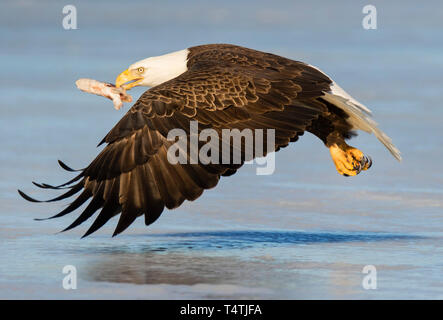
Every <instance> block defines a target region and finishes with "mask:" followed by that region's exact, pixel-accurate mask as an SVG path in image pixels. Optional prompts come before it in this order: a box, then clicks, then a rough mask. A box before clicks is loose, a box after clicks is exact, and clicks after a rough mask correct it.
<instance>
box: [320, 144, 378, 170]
mask: <svg viewBox="0 0 443 320" xmlns="http://www.w3.org/2000/svg"><path fill="white" fill-rule="evenodd" d="M328 140H332V141H331V142H329V141H328V143H327V146H328V147H329V152H330V153H331V157H332V161H333V162H334V164H335V168H336V169H337V171H338V173H340V174H342V175H344V176H355V175H357V174H359V173H360V172H361V171H363V170H368V169H369V168H370V167H371V165H372V160H371V158H370V157H368V156H365V155H364V153H363V152H361V151H360V150H358V149H357V148H354V147H351V146H350V145H348V144H347V143H346V142H345V141H344V140H343V139H340V138H338V137H334V138H333V139H328Z"/></svg>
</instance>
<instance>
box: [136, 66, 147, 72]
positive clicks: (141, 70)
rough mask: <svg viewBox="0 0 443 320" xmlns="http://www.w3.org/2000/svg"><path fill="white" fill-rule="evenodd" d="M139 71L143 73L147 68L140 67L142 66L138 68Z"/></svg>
mask: <svg viewBox="0 0 443 320" xmlns="http://www.w3.org/2000/svg"><path fill="white" fill-rule="evenodd" d="M137 72H138V73H143V72H145V68H143V67H140V68H138V69H137Z"/></svg>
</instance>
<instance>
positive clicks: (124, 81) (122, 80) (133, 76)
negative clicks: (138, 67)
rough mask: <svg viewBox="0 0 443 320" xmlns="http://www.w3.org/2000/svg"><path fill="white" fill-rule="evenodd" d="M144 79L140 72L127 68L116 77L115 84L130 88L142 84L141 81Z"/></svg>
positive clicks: (126, 88)
mask: <svg viewBox="0 0 443 320" xmlns="http://www.w3.org/2000/svg"><path fill="white" fill-rule="evenodd" d="M142 79H143V77H140V75H139V74H137V73H136V72H134V71H131V70H129V69H127V70H125V71H123V72H122V73H120V74H119V75H118V77H117V78H116V79H115V86H116V87H117V88H119V87H122V88H123V89H125V90H129V89H131V88H133V87H136V86H138V85H140V81H141V80H142ZM131 81H132V82H131ZM128 82H129V83H128Z"/></svg>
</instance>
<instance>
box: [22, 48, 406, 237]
mask: <svg viewBox="0 0 443 320" xmlns="http://www.w3.org/2000/svg"><path fill="white" fill-rule="evenodd" d="M116 86H117V87H122V88H124V89H130V88H132V87H135V86H147V87H151V88H150V89H148V90H147V91H145V92H144V93H143V94H142V95H141V96H140V98H139V99H138V100H137V102H136V103H135V104H134V105H133V106H132V107H131V108H130V110H129V111H128V112H127V113H126V114H125V115H124V116H123V118H122V119H121V120H120V121H119V122H118V123H117V124H116V125H115V127H114V128H112V130H111V131H110V132H109V133H108V134H107V135H106V136H105V137H104V139H103V140H102V141H101V143H100V144H99V145H101V144H106V146H105V148H104V149H103V150H102V151H101V152H100V154H99V155H98V156H97V157H96V158H95V159H94V160H93V161H92V162H91V163H90V164H89V165H88V166H87V167H86V168H84V169H82V170H79V173H78V175H76V176H75V177H74V178H73V179H72V180H70V181H68V182H67V183H64V184H61V185H58V186H52V185H49V184H39V183H35V182H34V184H35V185H37V186H38V187H41V188H47V189H57V190H58V189H67V192H65V193H63V194H62V195H60V196H58V197H56V198H54V199H51V200H47V201H46V202H52V201H58V200H62V199H66V198H68V197H71V196H74V195H77V194H78V195H77V197H76V198H75V199H74V201H73V202H72V203H71V204H70V205H69V206H67V207H66V208H65V209H64V210H63V211H61V212H60V213H58V214H56V215H54V216H52V217H50V218H57V217H61V216H64V215H66V214H69V213H71V212H73V211H74V210H76V209H77V208H79V207H80V206H81V205H82V204H84V203H85V202H86V201H88V200H90V202H89V204H88V205H87V206H86V208H85V209H84V211H83V212H82V213H81V214H80V215H79V216H78V217H77V218H76V220H75V221H74V222H73V223H72V224H71V225H69V226H68V227H67V228H66V229H65V230H63V231H66V230H69V229H72V228H74V227H76V226H78V225H80V224H81V223H83V222H84V221H86V220H87V219H88V218H90V217H91V216H92V215H93V214H94V213H95V212H96V211H98V210H100V209H101V210H100V212H99V214H98V216H97V217H96V219H95V221H94V222H93V223H92V225H91V226H90V228H89V229H88V230H87V232H86V233H85V234H84V237H85V236H87V235H89V234H91V233H93V232H95V231H96V230H98V229H99V228H100V227H102V226H103V225H104V224H105V223H106V222H107V221H108V220H109V219H110V218H112V217H113V216H116V215H119V214H120V217H119V220H118V223H117V226H116V228H115V231H114V234H113V236H115V235H117V234H119V233H121V232H122V231H124V230H125V229H126V228H127V227H128V226H129V225H130V224H131V223H132V222H133V221H134V220H135V219H136V218H137V217H139V216H142V215H143V216H144V219H145V224H146V225H150V224H151V223H153V222H154V221H156V220H157V219H158V218H159V216H160V214H161V213H162V212H163V210H164V208H165V207H166V208H168V209H174V208H177V207H179V206H180V205H181V204H182V203H183V202H184V201H185V200H189V201H192V200H195V199H197V198H198V197H199V196H200V195H201V194H202V193H203V191H204V190H205V189H210V188H213V187H215V186H216V185H217V183H218V181H219V179H220V177H221V176H229V175H232V174H234V173H235V172H236V171H237V170H238V169H239V168H240V167H241V166H242V164H243V163H244V162H245V161H246V160H248V159H246V158H245V157H242V159H241V162H240V163H236V164H234V163H206V164H203V163H194V164H191V163H185V164H181V163H178V164H171V163H170V161H168V158H167V151H168V148H169V147H170V146H171V145H172V144H173V143H174V141H170V140H168V139H167V136H168V132H169V131H170V130H172V129H175V128H180V129H183V130H184V131H185V132H186V133H187V135H188V138H189V123H190V121H198V123H199V124H200V126H199V130H203V129H207V128H212V129H214V130H216V131H218V132H219V131H220V130H222V129H239V130H243V129H251V130H257V129H274V130H275V147H274V150H271V151H278V150H279V149H281V148H284V147H286V146H287V145H288V144H289V143H290V142H295V141H297V139H298V138H299V137H300V136H301V135H303V133H304V132H305V131H307V132H310V133H312V134H314V135H315V136H317V137H318V138H319V139H320V140H321V141H323V143H324V144H325V146H326V147H327V148H328V149H329V151H330V154H331V157H332V160H333V162H334V164H335V166H336V169H337V171H338V172H339V173H340V174H342V175H344V176H355V175H357V174H359V173H360V172H362V171H365V170H367V169H369V167H370V166H371V163H372V162H371V159H370V158H369V157H367V156H365V155H364V154H363V152H361V151H360V150H358V149H356V148H354V147H351V146H349V145H348V144H347V143H346V142H345V140H348V139H350V138H351V137H352V136H354V135H355V134H356V133H355V132H356V131H357V130H362V131H366V132H369V133H373V134H374V135H375V136H376V137H377V138H378V140H379V141H380V142H381V143H382V144H383V145H384V146H385V147H386V148H387V149H388V150H389V151H390V152H391V153H392V155H393V156H394V157H395V158H396V159H398V160H400V159H401V156H400V152H399V151H398V149H397V148H396V147H395V146H394V145H393V144H392V142H391V139H390V138H389V137H388V136H387V135H386V134H384V133H383V132H382V131H381V130H380V129H379V128H378V127H377V124H376V122H374V120H372V118H371V111H370V110H369V109H368V108H367V107H365V106H364V105H362V104H361V103H359V102H358V101H357V100H355V99H354V98H352V97H351V96H350V95H349V94H347V93H346V92H345V91H344V90H343V89H341V88H340V87H339V86H338V85H337V84H336V83H335V82H334V81H333V80H331V79H330V78H329V77H328V76H327V75H326V74H324V73H323V72H322V71H320V70H319V69H318V68H316V67H313V66H311V65H309V64H306V63H303V62H300V61H294V60H291V59H287V58H284V57H281V56H278V55H275V54H271V53H265V52H261V51H256V50H252V49H248V48H244V47H240V46H236V45H230V44H209V45H201V46H195V47H191V48H188V49H185V50H181V51H177V52H173V53H169V54H166V55H162V56H158V57H151V58H147V59H144V60H141V61H138V62H136V63H134V64H132V65H131V66H129V68H128V69H127V70H125V71H123V72H122V73H121V74H120V75H119V76H118V77H117V79H116ZM230 151H231V152H232V146H231V150H230ZM59 163H60V165H61V166H62V167H63V168H64V169H66V170H68V171H74V170H73V169H71V168H69V167H68V166H67V165H65V164H64V163H62V162H60V161H59ZM19 193H20V195H22V196H23V197H24V198H25V199H27V200H29V201H33V202H40V201H38V200H35V199H33V198H31V197H29V196H28V195H26V194H24V193H23V192H22V191H20V190H19ZM50 218H48V219H50Z"/></svg>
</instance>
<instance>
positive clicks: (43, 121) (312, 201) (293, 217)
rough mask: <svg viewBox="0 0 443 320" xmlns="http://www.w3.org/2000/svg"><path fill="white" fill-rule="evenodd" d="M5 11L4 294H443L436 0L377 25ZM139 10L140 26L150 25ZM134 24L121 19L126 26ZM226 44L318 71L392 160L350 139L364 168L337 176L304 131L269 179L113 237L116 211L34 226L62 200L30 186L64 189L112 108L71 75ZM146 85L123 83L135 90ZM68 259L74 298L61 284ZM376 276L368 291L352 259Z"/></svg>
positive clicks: (298, 16)
mask: <svg viewBox="0 0 443 320" xmlns="http://www.w3.org/2000/svg"><path fill="white" fill-rule="evenodd" d="M71 3H72V4H74V5H76V6H77V10H78V23H79V29H78V30H71V31H66V30H63V28H62V26H61V19H62V13H61V10H62V5H61V4H58V3H57V2H50V1H48V2H44V1H31V0H22V1H10V2H8V1H5V2H4V3H2V6H3V7H4V8H2V10H1V11H0V18H1V19H0V40H1V42H2V50H1V51H0V57H1V59H0V68H1V70H2V77H1V79H0V81H1V83H0V94H1V96H2V102H1V117H0V137H1V153H0V163H1V164H0V170H1V177H2V179H0V298H3V299H5V298H6V299H29V298H30V299H38V298H40V299H41V298H43V299H81V298H85V299H97V298H111V299H131V298H139V299H187V298H190V299H200V298H203V299H205V298H216V299H237V298H239V299H240V298H248V299H262V298H263V299H268V298H269V299H295V298H296V299H315V298H319V299H342V298H350V299H393V298H400V299H409V298H412V299H431V298H439V299H442V298H443V241H442V240H443V170H442V168H441V164H440V162H441V159H443V148H442V141H443V129H442V128H443V126H442V122H443V107H442V105H441V97H442V88H443V80H442V74H443V55H442V54H441V53H442V52H443V42H442V41H441V40H439V39H442V38H443V35H442V33H443V31H442V30H443V22H442V20H441V12H442V10H443V6H442V3H441V2H440V1H428V2H426V5H424V4H423V5H420V6H419V7H416V6H417V4H416V2H412V1H411V2H408V1H406V2H405V1H401V2H400V1H398V2H397V1H392V2H389V4H387V3H386V2H383V1H372V2H371V3H372V4H374V5H375V6H376V7H377V11H378V29H377V30H370V31H368V30H364V29H363V28H362V27H361V19H362V17H363V14H362V13H361V10H362V8H363V6H364V5H366V4H367V3H365V2H363V1H355V2H352V5H350V4H349V2H346V1H337V2H334V6H333V7H330V6H326V5H325V4H323V3H322V2H320V1H318V2H317V1H304V2H299V3H298V4H296V3H293V1H290V2H289V1H288V2H282V4H281V6H278V5H274V4H271V3H270V2H259V1H258V2H257V4H256V6H254V7H253V9H251V7H250V5H248V4H246V3H245V4H241V3H240V4H238V3H237V2H236V1H224V2H222V3H218V4H217V5H216V4H215V3H213V2H211V3H209V2H201V3H200V2H199V3H197V2H196V3H194V4H193V5H186V6H185V4H182V3H181V2H180V1H176V2H162V3H161V4H160V3H152V4H149V5H148V4H147V3H146V2H145V1H136V2H134V3H133V4H131V6H129V5H127V4H125V3H124V2H121V1H109V2H107V3H109V4H108V7H107V11H105V12H102V10H101V9H100V7H101V5H102V4H99V3H97V4H92V3H88V2H84V1H71ZM147 12H149V15H150V19H146V18H145V17H144V15H146V13H147ZM129 17H130V18H129ZM216 42H225V43H226V42H227V43H235V44H240V45H244V46H248V47H252V48H256V49H260V50H264V51H270V52H274V53H278V54H282V55H284V56H287V57H290V58H293V59H296V60H302V61H306V62H308V63H311V64H313V65H316V66H318V67H320V68H321V69H322V70H324V71H325V72H326V73H328V74H329V75H330V76H331V77H333V78H334V79H335V80H336V81H337V82H338V83H339V84H340V85H341V86H342V87H343V88H345V89H346V90H347V91H348V92H349V93H351V94H352V95H353V96H354V97H356V98H357V99H358V100H360V101H361V102H363V103H364V104H366V105H367V106H369V107H370V108H371V109H372V110H373V112H374V114H375V117H376V120H377V121H378V122H379V124H380V126H381V128H382V129H383V130H385V131H386V133H387V134H389V135H390V136H391V137H392V138H393V140H394V142H395V144H396V145H397V146H398V147H399V149H400V150H401V151H402V153H403V157H404V161H403V162H402V163H398V162H396V161H395V160H394V159H393V158H392V157H391V155H390V154H389V153H388V152H387V151H386V150H385V149H384V148H383V146H382V145H380V144H379V143H378V141H377V140H376V139H375V137H373V136H369V135H367V134H364V133H362V134H361V135H360V136H359V137H357V138H355V139H354V140H352V141H351V144H352V145H355V146H357V147H359V148H360V149H362V150H363V151H364V152H365V153H367V154H368V155H370V156H371V157H372V159H373V160H374V165H373V167H372V168H371V169H370V170H369V171H368V172H364V173H362V174H360V175H359V176H357V177H352V178H344V177H342V176H340V175H338V174H337V172H336V171H335V168H334V165H333V163H332V161H331V160H330V157H329V153H328V150H327V149H326V148H324V146H323V145H322V143H321V142H320V141H319V140H318V139H317V138H315V137H313V136H311V135H309V134H306V135H304V136H303V137H301V138H300V140H299V141H298V142H297V143H296V144H292V145H291V146H290V147H288V148H286V149H284V150H282V151H280V152H278V153H277V154H276V171H275V173H274V174H273V175H269V176H256V175H255V168H254V167H253V166H251V165H248V166H245V167H244V168H242V170H240V171H239V172H238V174H236V175H234V176H232V177H228V178H222V179H221V181H220V183H219V185H218V186H217V187H216V188H215V189H212V190H209V191H206V192H205V193H204V195H203V196H202V197H201V198H199V199H198V200H196V201H194V202H192V203H189V202H188V203H185V204H184V205H183V206H182V207H180V208H178V209H176V210H173V211H165V212H164V213H163V215H162V216H161V217H160V219H159V220H158V221H157V222H156V223H155V224H153V225H151V226H150V227H149V228H147V227H145V226H144V222H143V219H139V220H137V221H136V222H135V223H134V224H133V225H132V226H131V227H130V228H128V229H127V231H126V232H125V233H123V234H121V235H119V236H118V237H115V238H111V236H110V235H111V234H112V231H113V229H114V227H115V224H116V222H117V221H116V219H112V220H111V221H110V222H109V223H108V224H107V225H106V226H105V227H104V228H102V229H101V230H99V231H98V232H97V233H95V234H94V235H92V236H90V237H88V238H85V239H80V237H81V235H82V234H83V233H84V232H85V231H86V229H87V227H88V226H89V224H90V223H91V222H90V221H87V222H86V223H85V224H84V225H82V226H81V227H79V228H77V229H74V230H72V231H69V232H66V233H62V234H57V232H58V231H60V230H62V229H64V228H65V227H66V226H67V225H68V224H69V223H70V222H72V221H73V220H74V218H75V216H76V215H75V214H74V215H72V214H71V215H68V216H66V217H63V218H61V219H55V220H49V221H45V222H37V221H34V220H33V219H34V218H43V217H48V216H50V215H52V214H53V213H56V212H58V211H60V209H62V208H63V207H64V205H65V204H66V203H65V204H60V203H56V204H33V203H28V202H26V201H24V200H23V199H21V198H20V197H19V196H18V194H17V192H16V190H17V189H18V188H20V189H22V190H24V191H25V192H27V193H29V194H31V195H32V196H35V197H36V198H43V199H46V198H49V197H50V196H52V195H54V193H50V192H43V191H42V190H36V188H34V187H33V186H32V185H31V181H34V180H35V181H37V182H48V183H57V182H60V183H61V182H64V181H65V180H67V179H68V178H69V177H71V176H70V175H69V174H68V173H66V172H65V171H63V170H62V169H60V168H59V167H58V165H57V163H56V160H57V159H62V160H63V161H65V162H66V163H67V164H68V165H71V166H73V167H76V168H81V167H84V166H85V165H87V163H89V161H91V160H92V159H93V158H94V156H95V155H96V154H97V153H98V151H99V150H98V149H96V148H95V146H96V145H97V143H98V142H99V141H100V140H101V138H102V137H103V136H104V135H105V134H106V133H107V131H108V130H110V129H111V127H112V126H113V125H114V124H115V123H116V122H117V121H118V119H119V118H120V117H121V116H122V114H123V112H125V110H127V108H128V107H129V105H126V106H125V108H124V109H125V110H123V111H115V110H114V109H113V108H112V103H111V102H110V101H108V100H105V99H103V98H100V97H95V96H91V95H87V94H84V93H82V92H80V91H78V90H77V89H76V88H75V85H74V82H75V80H76V79H78V78H81V77H91V78H96V79H100V80H104V81H111V82H112V81H113V79H115V76H116V75H117V74H118V73H119V72H121V71H122V70H124V69H125V68H126V67H127V66H128V65H129V64H131V63H132V62H134V61H137V60H139V59H142V58H145V57H148V56H152V55H158V54H162V53H166V52H169V51H174V50H179V49H183V48H186V47H189V46H192V45H197V44H202V43H216ZM142 92H143V89H138V88H137V89H134V90H133V92H132V94H133V96H134V97H135V98H136V97H137V96H138V95H140V94H141V93H142ZM65 265H74V266H75V267H76V268H77V272H78V283H77V285H78V288H77V290H64V289H63V288H62V280H63V277H64V276H65V275H64V274H63V273H62V269H63V267H64V266H65ZM366 265H373V266H375V267H376V270H377V286H378V287H377V289H376V290H365V289H364V288H363V286H362V280H363V277H364V276H365V274H363V273H362V270H363V267H364V266H366Z"/></svg>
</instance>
